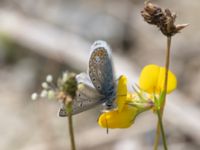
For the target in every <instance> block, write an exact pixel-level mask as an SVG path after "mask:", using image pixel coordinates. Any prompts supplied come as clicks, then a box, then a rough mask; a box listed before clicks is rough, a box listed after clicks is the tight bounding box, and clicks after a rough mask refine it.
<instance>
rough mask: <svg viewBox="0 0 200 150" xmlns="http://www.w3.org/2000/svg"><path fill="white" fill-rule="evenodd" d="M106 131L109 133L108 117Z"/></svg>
mask: <svg viewBox="0 0 200 150" xmlns="http://www.w3.org/2000/svg"><path fill="white" fill-rule="evenodd" d="M106 133H107V134H108V133H109V128H108V121H107V117H106Z"/></svg>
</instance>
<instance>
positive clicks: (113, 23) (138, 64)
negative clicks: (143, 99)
mask: <svg viewBox="0 0 200 150" xmlns="http://www.w3.org/2000/svg"><path fill="white" fill-rule="evenodd" d="M152 2H154V3H157V4H159V5H161V6H162V7H164V8H170V9H171V10H172V11H174V12H176V13H177V16H178V18H177V23H189V24H190V26H189V27H187V28H186V29H184V30H183V31H182V33H180V34H177V35H176V36H175V37H173V39H172V55H171V66H170V68H171V70H172V71H173V72H174V73H175V74H176V75H177V78H178V88H177V90H176V91H175V92H174V93H172V94H170V95H169V96H168V98H167V105H166V111H165V116H164V124H165V127H166V133H167V138H168V144H169V149H172V150H188V149H190V150H198V149H200V99H199V97H200V92H199V89H200V67H199V66H200V61H199V60H200V51H199V43H200V42H199V39H200V30H199V26H200V21H199V19H198V16H199V13H200V2H199V0H193V1H188V0H181V1H174V0H168V1H159V0H152ZM142 8H143V1H142V0H121V1H120V0H0V120H1V123H0V135H1V136H0V149H1V150H57V149H59V150H67V149H68V150H69V149H70V144H69V134H68V128H67V119H66V118H59V117H58V116H57V111H58V108H59V105H58V104H57V103H56V102H54V101H48V100H39V101H31V99H30V95H31V94H32V93H33V92H35V91H36V92H38V91H40V90H41V82H42V81H44V80H45V77H46V75H47V74H53V76H54V77H55V78H57V77H58V76H59V75H61V73H62V72H63V71H65V70H69V71H74V72H77V73H79V72H82V71H86V68H87V63H88V58H89V51H90V46H91V44H92V43H93V42H94V41H95V40H99V39H101V40H106V41H107V42H108V43H109V44H110V45H111V47H112V49H113V63H114V66H115V71H116V77H118V76H119V75H120V74H122V73H123V74H125V75H127V76H128V79H129V84H130V85H132V84H134V83H137V82H138V75H139V73H140V71H141V69H142V67H143V66H145V65H147V64H150V63H155V64H158V65H164V58H165V47H166V38H165V37H164V36H163V35H161V33H160V32H159V31H158V29H157V28H155V27H154V26H150V25H148V24H147V23H146V22H144V21H143V18H142V17H141V15H140V11H141V9H142ZM99 113H100V108H99V107H97V108H94V109H92V110H89V111H86V112H84V113H81V114H79V115H76V116H75V117H74V128H75V137H76V143H77V149H79V150H94V149H95V150H122V149H123V150H133V149H135V150H136V149H137V150H148V149H149V150H150V149H153V140H154V134H155V130H156V116H155V115H153V114H152V113H151V112H146V113H144V114H142V115H140V116H139V117H138V118H137V119H136V121H135V123H134V124H133V125H132V127H130V128H128V129H123V130H121V129H114V130H109V134H106V130H105V129H102V128H100V127H99V126H98V124H97V118H98V115H99ZM160 149H162V146H161V145H160Z"/></svg>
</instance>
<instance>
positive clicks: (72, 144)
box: [68, 102, 76, 150]
mask: <svg viewBox="0 0 200 150" xmlns="http://www.w3.org/2000/svg"><path fill="white" fill-rule="evenodd" d="M71 105H72V104H71V102H69V104H68V127H69V135H70V142H71V150H76V146H75V139H74V129H73V122H72V114H71V107H72V106H71Z"/></svg>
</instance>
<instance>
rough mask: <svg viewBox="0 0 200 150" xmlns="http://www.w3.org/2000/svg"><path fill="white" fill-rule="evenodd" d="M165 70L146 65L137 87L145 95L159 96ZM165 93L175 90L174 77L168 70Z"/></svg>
mask: <svg viewBox="0 0 200 150" xmlns="http://www.w3.org/2000/svg"><path fill="white" fill-rule="evenodd" d="M164 80H165V68H164V67H160V66H157V65H153V64H151V65H147V66H145V67H144V68H143V70H142V72H141V74H140V79H139V87H140V88H141V89H142V90H143V91H145V92H147V93H150V94H152V93H156V94H160V93H161V92H162V91H163V90H164ZM167 84H168V85H167V93H170V92H172V91H173V90H175V89H176V86H177V80H176V76H175V75H174V74H173V73H172V72H171V71H170V70H169V71H168V83H167Z"/></svg>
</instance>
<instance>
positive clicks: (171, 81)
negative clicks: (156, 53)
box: [157, 67, 177, 93]
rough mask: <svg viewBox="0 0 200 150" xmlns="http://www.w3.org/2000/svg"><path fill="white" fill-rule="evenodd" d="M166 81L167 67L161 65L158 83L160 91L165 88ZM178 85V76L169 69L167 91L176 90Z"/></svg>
mask: <svg viewBox="0 0 200 150" xmlns="http://www.w3.org/2000/svg"><path fill="white" fill-rule="evenodd" d="M164 82H165V68H164V67H160V73H159V78H158V85H157V87H158V90H159V91H163V90H164ZM176 86H177V80H176V76H175V75H174V74H173V73H172V72H171V71H170V70H169V71H168V83H167V93H171V92H172V91H173V90H175V89H176Z"/></svg>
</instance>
